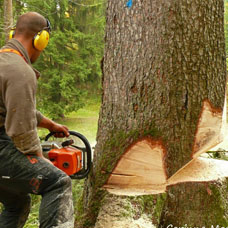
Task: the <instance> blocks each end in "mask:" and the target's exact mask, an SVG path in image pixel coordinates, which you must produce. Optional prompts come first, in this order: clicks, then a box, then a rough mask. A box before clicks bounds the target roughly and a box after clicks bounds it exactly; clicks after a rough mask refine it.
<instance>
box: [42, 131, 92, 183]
mask: <svg viewBox="0 0 228 228" xmlns="http://www.w3.org/2000/svg"><path fill="white" fill-rule="evenodd" d="M55 134H56V133H55V132H51V133H49V134H48V135H47V136H46V137H45V139H44V142H42V143H41V146H42V150H43V155H44V157H46V158H48V159H49V160H50V161H51V162H52V163H53V165H54V166H56V167H57V168H59V169H61V170H62V171H64V172H65V173H66V174H67V175H69V176H70V177H71V179H83V178H86V177H87V176H88V174H89V171H90V169H91V166H92V152H91V147H90V144H89V141H88V140H87V139H86V138H85V136H83V135H82V134H80V133H78V132H75V131H69V134H70V136H69V137H68V138H63V139H61V141H57V139H56V138H54V135H55ZM52 138H54V139H53V140H50V139H52Z"/></svg>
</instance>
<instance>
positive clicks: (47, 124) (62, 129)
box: [38, 116, 70, 137]
mask: <svg viewBox="0 0 228 228" xmlns="http://www.w3.org/2000/svg"><path fill="white" fill-rule="evenodd" d="M38 127H42V128H46V129H48V130H49V131H50V132H57V133H58V132H59V133H60V134H57V136H59V137H64V136H66V137H68V136H69V135H70V134H69V132H68V128H67V127H66V126H64V125H61V124H58V123H56V122H54V121H53V120H50V119H48V118H47V117H45V116H43V118H42V119H41V120H40V121H39V122H38ZM61 133H63V135H61Z"/></svg>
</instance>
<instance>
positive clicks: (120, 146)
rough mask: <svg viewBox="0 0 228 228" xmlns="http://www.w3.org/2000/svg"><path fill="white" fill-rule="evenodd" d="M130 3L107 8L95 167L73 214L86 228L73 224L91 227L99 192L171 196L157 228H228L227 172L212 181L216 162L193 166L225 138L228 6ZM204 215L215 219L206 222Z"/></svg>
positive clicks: (215, 0)
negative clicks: (201, 227) (227, 24)
mask: <svg viewBox="0 0 228 228" xmlns="http://www.w3.org/2000/svg"><path fill="white" fill-rule="evenodd" d="M127 2H128V1H125V0H120V1H113V0H109V1H108V3H107V15H106V17H107V25H106V36H105V43H106V47H105V54H104V61H103V97H102V107H101V111H100V117H99V128H98V134H97V145H96V147H95V158H94V167H93V172H92V173H91V175H90V177H89V178H88V180H87V183H86V188H85V191H84V198H83V200H82V201H81V207H80V208H81V211H80V212H79V213H78V216H82V215H84V216H85V217H84V218H85V219H86V221H87V223H84V222H83V219H82V217H78V220H80V221H81V223H82V224H83V225H82V226H77V227H83V228H84V227H90V226H91V227H92V225H93V224H94V223H95V221H96V218H97V216H98V214H99V211H101V206H103V207H104V204H102V200H103V199H105V197H107V192H105V191H104V190H103V189H104V188H105V189H106V190H108V191H109V192H110V193H114V194H119V195H134V196H135V195H142V194H158V193H162V192H165V191H167V192H168V194H167V200H166V203H165V207H164V210H163V212H162V217H161V223H160V227H166V226H167V225H169V224H172V223H173V226H184V225H185V224H187V222H188V223H189V224H188V225H192V226H193V225H194V226H197V225H198V221H199V219H201V224H207V225H208V224H209V223H213V222H214V224H216V223H217V222H218V221H220V222H221V224H220V225H226V224H227V223H226V222H225V221H226V220H228V218H227V215H226V214H225V213H224V209H223V208H224V207H226V204H227V201H226V200H225V201H224V202H223V201H222V199H226V196H225V195H224V194H225V193H226V190H225V186H226V185H227V181H226V179H225V178H226V177H228V170H227V169H225V171H224V172H223V169H216V174H215V175H212V174H211V173H210V172H209V171H210V169H211V166H212V167H213V166H214V165H215V167H216V168H218V166H220V164H218V163H217V162H214V161H211V160H209V159H206V160H201V159H200V158H197V157H198V156H199V155H200V154H202V153H204V152H206V151H207V150H208V149H210V148H212V147H213V146H215V145H216V144H218V143H219V142H220V141H221V140H222V137H221V131H222V128H223V123H225V115H224V114H223V109H224V101H225V87H226V55H225V39H224V23H223V15H224V5H223V4H224V3H223V1H222V0H211V1H206V0H191V1H190V0H177V1H171V0H141V1H135V0H133V1H132V2H133V5H132V6H131V4H130V1H129V2H128V3H129V4H127V5H126V3H127ZM195 164H198V165H199V166H200V167H199V170H200V171H201V172H199V173H200V174H198V173H196V172H194V167H197V165H195ZM227 165H228V164H227V163H223V167H226V166H227ZM186 170H187V171H186ZM221 177H222V178H223V179H222V181H221V180H219V179H220V178H221ZM180 193H181V194H180ZM190 196H191V197H190ZM129 200H130V201H131V199H130V198H129ZM204 200H206V203H205V204H204V203H203V202H204ZM131 202H132V201H131ZM218 202H223V205H221V206H219V204H218ZM136 204H137V205H139V204H140V203H139V201H137V203H136ZM161 204H162V203H161ZM161 204H160V205H159V206H161ZM202 205H205V207H206V208H204V207H203V206H202ZM150 206H151V212H152V210H153V208H154V207H157V206H156V205H155V206H154V204H153V201H152V202H151V205H150ZM103 207H102V208H103ZM207 207H208V208H210V209H213V210H214V211H213V212H212V213H214V214H215V215H216V216H212V219H210V220H208V216H209V215H211V213H210V214H209V211H208V210H207ZM173 208H174V211H175V213H173ZM147 210H148V208H147ZM197 210H198V211H199V210H200V213H198V212H197ZM144 212H146V211H144ZM157 216H158V217H159V213H157ZM186 217H188V220H187V219H186ZM158 220H159V219H158ZM158 220H157V221H158ZM171 222H172V223H171ZM77 224H79V223H77ZM216 225H217V224H216ZM120 227H121V226H120Z"/></svg>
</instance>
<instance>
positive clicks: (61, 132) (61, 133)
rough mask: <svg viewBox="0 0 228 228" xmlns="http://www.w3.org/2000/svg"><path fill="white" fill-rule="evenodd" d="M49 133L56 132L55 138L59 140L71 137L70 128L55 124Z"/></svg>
mask: <svg viewBox="0 0 228 228" xmlns="http://www.w3.org/2000/svg"><path fill="white" fill-rule="evenodd" d="M49 131H51V132H56V134H55V137H57V138H64V137H68V136H69V135H70V134H69V131H68V128H67V127H66V126H64V125H61V124H57V123H55V122H54V124H53V127H52V129H51V130H50V129H49Z"/></svg>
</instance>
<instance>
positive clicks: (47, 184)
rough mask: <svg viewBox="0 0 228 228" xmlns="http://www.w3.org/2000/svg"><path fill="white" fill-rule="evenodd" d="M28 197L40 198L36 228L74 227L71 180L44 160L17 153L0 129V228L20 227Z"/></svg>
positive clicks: (24, 220)
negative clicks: (0, 208) (32, 195)
mask: <svg viewBox="0 0 228 228" xmlns="http://www.w3.org/2000/svg"><path fill="white" fill-rule="evenodd" d="M30 194H37V195H41V196H42V200H41V205H40V210H39V221H40V226H39V227H40V228H73V227H74V225H73V223H74V219H73V215H74V211H73V201H72V188H71V179H70V178H69V177H68V176H67V175H66V174H65V173H64V172H62V171H61V170H59V169H58V168H56V167H55V166H53V165H52V164H49V163H48V162H47V161H45V160H44V159H42V158H40V157H37V156H35V155H24V154H23V153H21V152H20V151H18V150H17V149H16V148H15V146H14V144H13V142H12V140H11V139H10V137H8V136H7V135H6V134H5V131H4V129H0V202H2V204H3V205H4V209H3V211H2V213H1V215H0V228H22V227H23V226H24V224H25V222H26V220H27V217H28V214H29V211H30V201H31V200H30Z"/></svg>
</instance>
